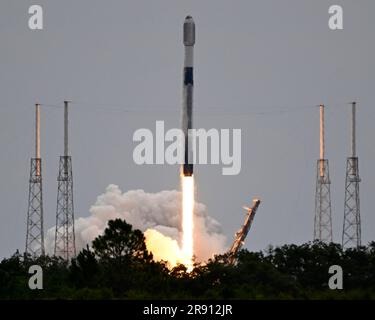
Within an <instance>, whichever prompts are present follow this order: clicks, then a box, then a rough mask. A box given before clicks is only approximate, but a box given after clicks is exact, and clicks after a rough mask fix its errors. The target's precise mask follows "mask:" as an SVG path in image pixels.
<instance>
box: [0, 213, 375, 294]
mask: <svg viewBox="0 0 375 320" xmlns="http://www.w3.org/2000/svg"><path fill="white" fill-rule="evenodd" d="M237 258H238V259H237V263H236V264H235V265H231V264H229V263H228V256H226V255H221V256H216V257H215V258H213V259H211V260H209V261H208V262H207V263H206V264H195V267H194V270H193V271H192V272H190V273H189V272H187V270H186V268H185V266H183V265H179V266H177V267H175V268H173V269H172V270H169V269H168V268H167V266H166V263H164V262H155V261H153V260H152V254H151V253H149V252H148V251H147V249H146V245H145V238H144V235H143V233H142V232H141V231H139V230H134V229H132V226H131V225H129V224H128V223H126V222H125V221H122V220H119V219H117V220H113V221H110V222H109V224H108V228H107V229H106V230H105V232H104V234H103V235H102V236H99V237H97V238H96V239H95V240H94V241H93V243H92V247H91V248H88V247H87V248H86V249H84V250H82V251H81V252H80V253H79V254H78V256H77V257H76V258H75V259H73V260H72V261H71V262H70V263H67V262H65V261H63V260H62V259H61V258H57V257H49V256H43V257H37V258H33V257H30V256H27V255H20V254H19V253H16V254H14V255H13V256H12V257H10V258H8V259H3V260H2V261H1V263H0V299H374V298H375V242H372V243H370V244H369V245H368V246H367V247H365V246H364V247H361V248H359V249H347V250H342V248H341V246H340V245H338V244H333V243H331V244H324V243H320V242H314V243H307V244H303V245H299V246H298V245H284V246H282V247H276V248H272V247H270V248H268V249H267V250H266V251H265V252H249V251H247V250H242V251H241V252H240V253H239V254H238V257H237ZM31 265H39V266H41V267H42V269H43V290H31V289H30V288H29V285H28V282H29V278H30V277H31V275H30V274H29V273H28V271H29V267H30V266H31ZM332 265H339V266H341V268H342V269H343V290H331V289H329V287H328V281H329V278H330V277H331V276H332V274H329V273H328V270H329V268H330V266H332Z"/></svg>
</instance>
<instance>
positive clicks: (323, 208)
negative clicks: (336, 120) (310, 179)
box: [314, 105, 332, 242]
mask: <svg viewBox="0 0 375 320" xmlns="http://www.w3.org/2000/svg"><path fill="white" fill-rule="evenodd" d="M319 112H320V159H319V160H318V161H317V175H316V193H315V219H314V240H320V241H323V242H332V214H331V190H330V184H331V181H330V179H329V170H328V160H327V159H325V158H324V151H325V150H324V147H325V146H324V105H320V107H319Z"/></svg>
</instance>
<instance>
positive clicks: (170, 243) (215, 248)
mask: <svg viewBox="0 0 375 320" xmlns="http://www.w3.org/2000/svg"><path fill="white" fill-rule="evenodd" d="M181 204H182V197H181V192H179V191H176V190H168V191H161V192H158V193H147V192H145V191H143V190H131V191H128V192H125V193H122V191H121V190H120V188H119V187H118V186H116V185H113V184H111V185H109V186H108V187H107V189H106V191H105V193H104V194H102V195H100V196H98V198H97V200H96V203H95V204H94V205H93V206H92V207H91V208H90V213H91V215H90V216H88V217H85V218H78V219H76V220H75V234H76V248H77V252H78V251H79V250H81V249H82V248H84V247H85V246H86V245H87V244H89V245H90V244H91V242H92V240H94V239H95V238H96V237H97V236H98V235H100V234H102V233H103V231H104V229H105V228H106V226H107V222H108V221H109V220H113V219H116V218H120V219H125V220H126V221H127V222H128V223H130V224H131V225H133V228H136V229H140V230H141V231H143V232H144V233H145V237H146V244H147V248H148V250H150V251H152V253H153V255H154V259H155V260H168V261H169V263H170V266H174V265H176V263H177V262H181V261H182V257H181V252H180V247H181V245H180V239H181V232H182V231H181ZM194 214H195V218H194V254H195V256H196V259H197V261H205V260H207V259H208V258H211V257H212V256H213V255H214V254H219V253H223V252H224V251H225V248H226V243H225V242H226V237H225V236H224V235H223V233H222V231H221V227H220V224H219V223H218V222H217V221H216V220H215V219H213V218H212V217H210V216H208V214H207V211H206V206H205V205H203V204H201V203H196V204H195V210H194ZM54 232H55V227H52V228H50V229H49V230H48V231H47V236H46V250H47V252H48V253H53V247H54Z"/></svg>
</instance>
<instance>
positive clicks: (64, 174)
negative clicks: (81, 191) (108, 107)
mask: <svg viewBox="0 0 375 320" xmlns="http://www.w3.org/2000/svg"><path fill="white" fill-rule="evenodd" d="M68 154H69V152H68V101H64V156H60V165H59V175H58V177H57V182H58V190H57V209H56V230H55V250H54V254H55V256H60V257H62V258H64V259H65V260H67V261H69V260H70V259H71V258H73V257H75V255H76V246H75V232H74V205H73V174H72V158H71V156H69V155H68Z"/></svg>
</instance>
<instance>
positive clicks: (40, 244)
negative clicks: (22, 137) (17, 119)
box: [25, 104, 44, 256]
mask: <svg viewBox="0 0 375 320" xmlns="http://www.w3.org/2000/svg"><path fill="white" fill-rule="evenodd" d="M25 252H26V253H28V254H31V255H32V256H40V255H44V232H43V187H42V159H41V158H40V105H39V104H36V105H35V158H31V167H30V180H29V204H28V210H27V229H26V249H25Z"/></svg>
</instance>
